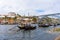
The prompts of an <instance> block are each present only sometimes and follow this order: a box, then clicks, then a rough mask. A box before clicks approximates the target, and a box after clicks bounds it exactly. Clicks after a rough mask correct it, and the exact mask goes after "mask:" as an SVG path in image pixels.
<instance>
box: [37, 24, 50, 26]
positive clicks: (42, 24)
mask: <svg viewBox="0 0 60 40" xmlns="http://www.w3.org/2000/svg"><path fill="white" fill-rule="evenodd" d="M38 26H39V27H49V25H45V24H41V25H38Z"/></svg>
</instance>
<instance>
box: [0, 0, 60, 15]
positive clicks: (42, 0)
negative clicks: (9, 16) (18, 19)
mask: <svg viewBox="0 0 60 40" xmlns="http://www.w3.org/2000/svg"><path fill="white" fill-rule="evenodd" d="M10 11H13V12H16V13H19V14H21V15H24V14H25V15H27V14H28V12H29V13H30V15H41V14H52V13H57V12H60V0H0V14H1V13H4V14H6V13H8V12H10Z"/></svg>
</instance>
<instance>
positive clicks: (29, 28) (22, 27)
mask: <svg viewBox="0 0 60 40" xmlns="http://www.w3.org/2000/svg"><path fill="white" fill-rule="evenodd" d="M18 28H20V29H24V30H34V29H36V26H31V25H24V26H18Z"/></svg>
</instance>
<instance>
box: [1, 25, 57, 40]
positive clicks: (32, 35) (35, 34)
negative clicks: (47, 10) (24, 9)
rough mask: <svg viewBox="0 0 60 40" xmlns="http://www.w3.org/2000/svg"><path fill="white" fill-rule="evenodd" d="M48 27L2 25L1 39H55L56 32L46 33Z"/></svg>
mask: <svg viewBox="0 0 60 40" xmlns="http://www.w3.org/2000/svg"><path fill="white" fill-rule="evenodd" d="M50 28H52V27H48V28H38V27H37V29H35V30H27V31H26V30H20V29H19V28H18V27H16V25H0V40H53V39H54V38H55V37H56V34H49V33H46V30H49V29H50Z"/></svg>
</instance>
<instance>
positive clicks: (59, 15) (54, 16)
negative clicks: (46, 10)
mask: <svg viewBox="0 0 60 40" xmlns="http://www.w3.org/2000/svg"><path fill="white" fill-rule="evenodd" d="M38 17H39V18H40V21H39V22H41V21H42V20H43V19H44V18H46V17H51V18H57V19H59V22H60V13H55V14H47V15H40V16H38ZM53 21H54V20H52V23H53Z"/></svg>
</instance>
